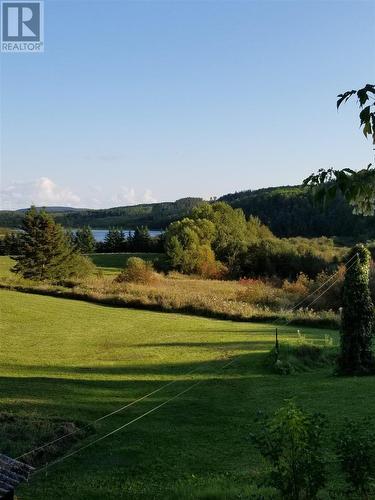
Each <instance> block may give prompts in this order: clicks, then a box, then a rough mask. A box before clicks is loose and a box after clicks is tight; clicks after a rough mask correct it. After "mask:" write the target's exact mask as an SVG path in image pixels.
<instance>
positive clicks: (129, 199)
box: [111, 186, 156, 205]
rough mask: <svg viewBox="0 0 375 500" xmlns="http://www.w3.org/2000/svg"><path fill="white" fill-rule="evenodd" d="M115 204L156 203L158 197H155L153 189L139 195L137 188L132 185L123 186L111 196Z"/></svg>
mask: <svg viewBox="0 0 375 500" xmlns="http://www.w3.org/2000/svg"><path fill="white" fill-rule="evenodd" d="M111 200H112V202H113V203H114V204H115V205H137V204H138V203H155V202H156V198H154V196H153V194H152V191H151V189H146V190H145V192H144V193H143V195H138V194H137V192H136V190H135V189H134V188H133V187H131V188H127V187H124V186H123V187H121V188H120V191H118V192H117V193H116V194H115V195H114V196H112V198H111Z"/></svg>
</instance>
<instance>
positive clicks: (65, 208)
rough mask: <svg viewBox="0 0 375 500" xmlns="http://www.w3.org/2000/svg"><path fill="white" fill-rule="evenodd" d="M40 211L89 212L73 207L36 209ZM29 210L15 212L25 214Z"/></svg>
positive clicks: (21, 209) (20, 209)
mask: <svg viewBox="0 0 375 500" xmlns="http://www.w3.org/2000/svg"><path fill="white" fill-rule="evenodd" d="M36 208H37V209H38V210H40V209H42V208H43V209H44V210H45V211H46V212H49V213H54V214H57V213H60V212H80V211H82V210H87V209H86V208H73V207H36ZM28 210H29V208H19V209H17V210H15V212H21V213H25V212H27V211H28Z"/></svg>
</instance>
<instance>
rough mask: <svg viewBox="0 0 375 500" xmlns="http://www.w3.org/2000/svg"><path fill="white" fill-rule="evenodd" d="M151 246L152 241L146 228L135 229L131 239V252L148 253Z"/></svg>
mask: <svg viewBox="0 0 375 500" xmlns="http://www.w3.org/2000/svg"><path fill="white" fill-rule="evenodd" d="M151 246H152V239H151V235H150V232H149V230H148V227H147V226H141V227H137V228H136V229H135V231H134V234H133V236H132V238H131V248H132V250H133V252H149V251H150V249H151Z"/></svg>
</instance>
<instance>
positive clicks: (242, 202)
mask: <svg viewBox="0 0 375 500" xmlns="http://www.w3.org/2000/svg"><path fill="white" fill-rule="evenodd" d="M220 200H221V201H225V202H227V203H229V204H230V205H232V206H233V207H235V208H242V209H243V210H244V212H245V214H246V215H247V216H249V215H255V216H257V217H259V218H260V219H261V221H262V222H263V223H265V224H267V225H268V226H269V227H270V229H271V230H272V231H273V233H274V234H275V235H277V236H280V237H292V236H305V237H318V236H330V237H331V236H337V237H340V238H342V239H346V240H348V241H349V240H366V239H373V238H375V217H360V216H356V215H353V214H352V212H351V208H350V207H349V206H348V204H347V203H346V202H345V201H344V200H342V199H340V198H338V199H336V200H335V201H334V202H333V203H332V204H331V205H330V206H329V207H327V210H326V211H324V212H323V211H321V210H320V209H318V208H316V207H314V205H313V204H312V201H311V197H310V194H309V191H308V189H307V188H304V187H301V186H282V187H274V188H265V189H257V190H255V191H251V190H248V191H241V192H238V193H231V194H226V195H224V196H222V197H221V198H220ZM202 202H203V200H202V198H182V199H181V200H177V201H174V202H164V203H150V204H141V205H133V206H127V207H114V208H108V209H100V210H93V209H75V208H73V209H72V208H69V207H48V211H50V212H51V213H52V215H53V217H54V218H55V219H56V220H57V221H58V222H60V223H61V224H62V225H63V226H65V227H80V226H83V225H89V226H91V227H92V228H93V229H95V228H96V229H106V228H108V227H111V226H116V227H122V228H124V229H133V228H135V227H136V226H140V225H147V226H148V227H149V228H150V229H164V228H166V227H167V226H168V224H170V223H171V222H173V221H174V220H178V219H180V218H181V217H184V216H187V215H189V213H190V212H191V211H192V209H193V208H194V207H195V206H197V205H199V204H200V203H202ZM23 212H24V210H21V211H19V210H17V211H4V210H3V211H0V227H20V225H21V223H22V217H23Z"/></svg>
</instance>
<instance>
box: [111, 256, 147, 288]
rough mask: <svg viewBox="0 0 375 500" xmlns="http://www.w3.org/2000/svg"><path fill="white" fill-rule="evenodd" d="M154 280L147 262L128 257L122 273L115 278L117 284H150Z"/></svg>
mask: <svg viewBox="0 0 375 500" xmlns="http://www.w3.org/2000/svg"><path fill="white" fill-rule="evenodd" d="M154 280H155V271H154V268H153V265H152V263H151V262H149V261H145V260H143V259H141V258H140V257H129V259H128V261H127V263H126V266H125V268H124V270H123V271H121V273H120V274H119V275H118V276H117V278H116V280H115V281H116V282H117V283H123V282H128V283H143V284H148V283H152V281H154Z"/></svg>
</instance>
